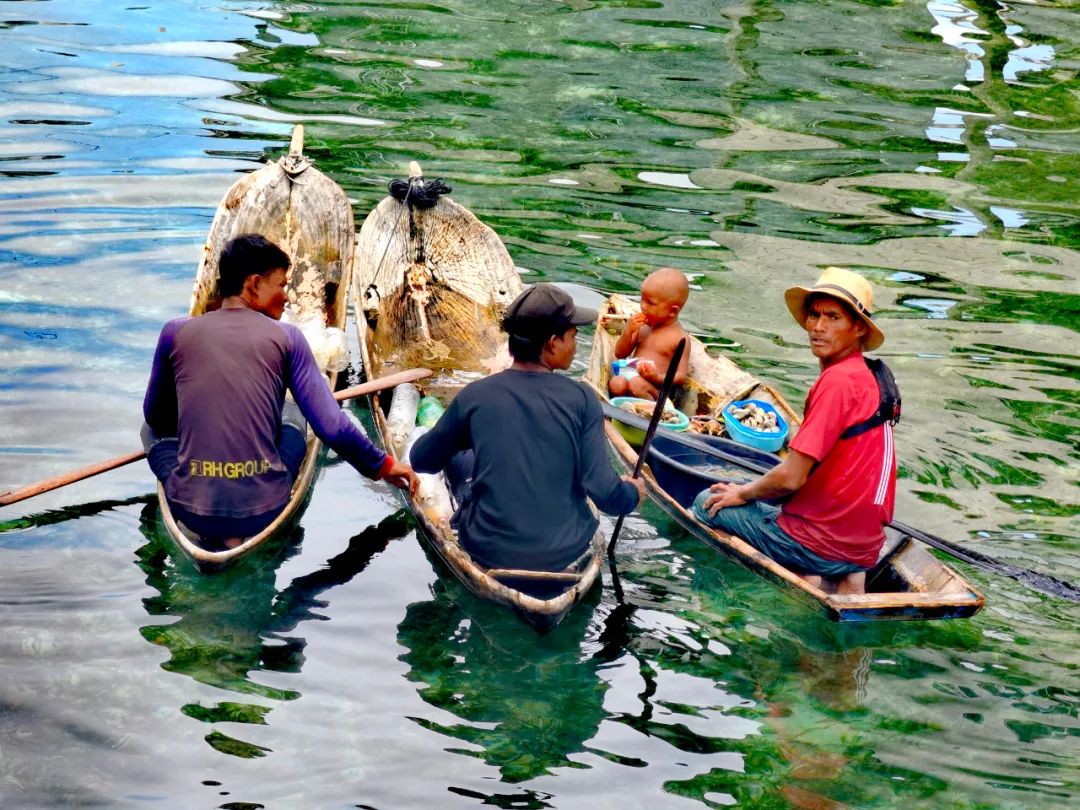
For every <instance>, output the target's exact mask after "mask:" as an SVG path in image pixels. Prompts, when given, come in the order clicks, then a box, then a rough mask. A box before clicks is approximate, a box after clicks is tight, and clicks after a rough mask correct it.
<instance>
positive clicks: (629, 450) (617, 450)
mask: <svg viewBox="0 0 1080 810" xmlns="http://www.w3.org/2000/svg"><path fill="white" fill-rule="evenodd" d="M637 309H638V304H637V302H636V301H634V300H632V299H630V298H627V297H626V296H621V295H615V296H612V297H611V298H610V299H608V301H607V303H606V304H605V306H604V307H603V308H602V309H601V310H600V316H599V320H598V323H597V329H596V335H595V337H594V339H593V348H592V354H591V355H590V358H589V367H588V370H587V372H586V377H585V379H586V382H588V383H589V384H590V385H591V386H592V387H593V388H594V389H596V391H597V393H598V394H599V395H600V397H601V398H602V399H605V400H606V399H607V393H608V389H607V386H608V380H609V379H610V377H611V361H612V360H614V359H615V342H616V340H617V339H618V336H619V335H620V334H621V333H622V330H623V328H624V327H625V325H626V323H627V321H628V320H629V318H630V316H631V315H633V313H634V312H635V311H637ZM743 399H759V400H764V401H766V402H769V403H772V404H773V405H774V406H775V407H776V408H777V409H778V410H779V411H780V412H781V413H782V414H783V415H784V417H785V418H786V419H787V420H788V422H789V424H790V425H791V426H792V430H793V431H794V430H795V429H796V426H797V425H798V424H799V423H800V421H801V419H800V418H799V415H798V414H797V413H796V412H795V411H794V409H792V407H791V406H790V405H789V404H788V403H787V402H786V401H785V400H784V398H783V397H782V396H781V395H780V394H779V393H778V392H777V391H776V390H775V389H773V388H771V387H770V386H768V385H766V384H764V383H762V382H761V381H760V380H758V379H757V378H756V377H754V376H753V375H751V374H748V373H747V372H746V371H744V370H742V369H740V368H738V367H737V366H736V365H735V364H734V363H732V362H731V361H730V360H728V359H726V358H724V357H712V356H710V355H709V354H708V353H707V352H706V351H705V347H704V345H703V344H702V343H701V341H699V340H697V339H695V338H691V340H690V379H689V380H688V381H687V383H686V385H684V386H681V387H680V389H679V391H678V392H677V394H676V396H675V397H673V400H674V402H675V405H676V406H677V407H678V408H679V409H680V410H681V411H682V412H683V413H685V414H687V415H688V416H691V417H694V416H718V415H719V414H720V413H721V411H722V410H723V408H724V407H725V406H726V405H727V404H728V403H730V402H732V401H735V400H743ZM644 423H645V420H640V424H644ZM640 424H639V427H640ZM605 431H606V434H607V437H608V440H609V443H610V445H611V447H612V449H613V450H614V454H615V456H616V458H617V459H618V461H619V462H620V464H621V465H622V466H624V467H625V468H627V469H632V468H633V466H634V464H636V463H637V458H638V452H637V449H636V448H635V447H633V446H632V445H631V444H630V443H629V442H627V440H626V439H625V438H624V437H623V435H622V434H621V433H620V432H619V430H617V429H616V427H615V425H614V424H613V423H612V420H611V419H610V418H609V419H607V420H606V425H605ZM682 435H684V434H671V433H667V432H665V431H664V430H660V431H658V433H657V435H656V437H655V439H654V448H653V450H652V451H651V452H650V457H649V459H648V461H649V464H648V466H646V468H645V469H644V470H643V472H642V474H643V477H644V479H645V483H646V489H647V490H648V492H649V494H650V496H651V497H652V498H653V499H654V500H655V501H656V502H657V503H658V504H659V505H660V506H661V507H662V508H663V509H664V511H665V512H667V513H668V514H670V515H671V516H672V517H673V518H675V520H677V521H678V522H679V523H680V524H681V525H683V526H684V527H685V528H686V529H688V530H689V531H690V532H692V533H693V534H694V535H695V536H697V537H699V538H700V539H702V540H703V541H705V542H706V543H707V544H709V545H710V546H712V547H713V548H716V549H718V550H720V551H724V552H726V553H728V554H730V555H731V556H733V557H734V558H735V559H737V560H739V561H740V562H742V563H743V564H745V565H746V566H748V567H749V568H751V569H753V570H756V571H758V572H760V573H763V574H766V575H768V576H771V577H773V578H774V579H776V580H778V581H780V582H781V583H783V584H785V585H787V586H790V588H791V589H793V590H794V592H796V593H798V594H800V595H802V596H803V597H805V598H807V599H809V600H812V602H814V603H816V604H817V605H819V606H820V607H821V609H823V610H824V611H825V612H826V613H827V615H828V616H829V618H831V619H833V620H835V621H840V622H860V621H872V620H882V619H893V620H895V619H944V618H959V617H964V616H971V615H973V614H974V613H976V612H977V611H978V610H979V609H980V608H981V607H982V604H983V597H982V594H980V593H979V592H978V591H977V590H975V589H974V588H973V587H972V586H971V585H970V584H968V583H967V582H966V581H965V580H964V579H963V577H961V576H960V575H959V574H958V573H957V572H956V571H954V570H953V569H952V568H950V567H949V566H947V565H945V564H944V563H943V562H941V561H940V560H938V559H937V558H936V557H934V556H933V555H932V554H931V553H930V551H929V549H928V548H927V547H926V546H925V545H924V544H923V543H921V542H919V541H917V540H915V539H914V538H913V537H911V536H909V535H907V534H905V533H904V532H901V531H897V530H896V529H894V528H892V527H887V528H886V541H885V545H884V547H883V548H882V551H881V555H880V557H879V559H878V563H877V565H876V566H875V567H874V568H873V569H871V570H870V571H869V572H868V573H867V578H866V593H865V594H864V595H858V596H854V595H850V596H849V595H838V594H834V593H827V592H825V591H824V590H822V589H820V588H816V587H814V586H812V585H810V584H808V583H807V582H806V581H805V580H803V579H802V578H801V577H799V576H798V575H796V574H795V573H793V572H792V571H790V570H788V569H787V568H785V567H784V566H782V565H780V564H779V563H777V562H776V561H774V560H772V559H770V558H769V557H767V556H766V555H764V554H762V553H761V552H760V551H758V550H757V549H755V548H754V547H753V546H751V545H749V544H748V543H746V542H744V541H743V540H741V539H740V538H738V537H734V536H731V535H728V534H725V533H723V532H720V531H717V530H716V529H713V528H711V527H708V526H704V525H702V524H701V523H700V522H699V521H697V520H695V518H694V516H693V514H692V513H691V511H690V507H691V506H692V504H693V499H694V496H695V495H696V494H697V493H698V492H700V491H701V489H703V488H704V487H705V486H706V485H707V483H708V478H709V476H708V475H702V474H701V472H700V465H701V464H702V463H704V462H706V461H707V455H706V454H699V456H700V457H699V458H692V457H689V456H688V455H687V454H686V453H680V452H679V448H683V449H685V447H686V443H683V444H680V442H679V440H678V437H679V436H682ZM685 435H691V436H693V435H694V434H685ZM720 436H721V438H723V431H721V433H720ZM694 438H700V439H701V440H702V441H703V442H704V443H705V444H708V443H709V439H708V437H704V436H700V437H699V436H695V437H694ZM728 449H731V448H730V446H729V448H728ZM691 455H692V454H691ZM744 455H747V456H750V457H753V456H754V455H755V454H754V452H753V451H749V452H746V451H744ZM766 455H767V454H766ZM758 460H760V459H758ZM695 468H698V469H696V470H695ZM735 475H737V473H736V474H735ZM721 477H728V476H721ZM713 480H715V478H714V479H713Z"/></svg>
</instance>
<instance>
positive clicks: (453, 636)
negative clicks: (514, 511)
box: [397, 553, 608, 798]
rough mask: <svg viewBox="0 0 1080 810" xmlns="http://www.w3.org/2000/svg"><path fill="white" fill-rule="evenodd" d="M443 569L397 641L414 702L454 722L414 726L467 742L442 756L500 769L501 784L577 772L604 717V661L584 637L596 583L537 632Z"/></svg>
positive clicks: (591, 630)
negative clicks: (549, 628)
mask: <svg viewBox="0 0 1080 810" xmlns="http://www.w3.org/2000/svg"><path fill="white" fill-rule="evenodd" d="M429 557H430V558H431V559H432V562H433V564H434V565H436V567H437V568H442V565H441V562H438V561H437V560H436V559H435V558H434V555H432V554H430V553H429ZM443 572H444V574H445V575H444V576H440V577H439V578H438V579H437V580H436V581H435V583H434V585H433V587H432V593H433V598H432V599H430V600H428V601H424V602H414V603H412V604H410V605H409V606H408V608H407V610H406V613H405V618H404V620H402V622H401V623H400V624H399V625H398V635H397V638H398V642H399V643H400V644H402V645H403V646H404V647H405V648H406V649H407V650H408V652H406V653H405V654H404V655H402V656H401V657H400V660H402V661H404V662H405V663H407V664H408V665H409V668H410V669H409V672H408V675H407V677H408V678H409V679H410V680H412V681H415V682H417V683H418V684H420V686H419V688H418V691H419V694H420V696H421V697H422V698H423V699H424V700H425V701H426V702H428V703H429V704H431V705H432V706H435V707H436V708H438V709H444V710H446V711H448V712H451V713H452V714H454V715H456V716H457V717H459V718H460V719H461V722H460V723H456V724H452V725H448V724H446V723H444V722H437V721H435V720H430V719H424V718H418V719H417V722H418V723H420V724H421V725H422V726H423V727H425V728H427V729H430V730H432V731H436V732H438V733H440V734H444V735H446V736H447V737H450V738H452V739H455V740H461V741H462V742H465V743H469V744H470V746H469V747H465V746H463V747H461V748H455V749H449V750H453V751H455V752H456V753H462V754H466V755H469V756H475V757H478V758H480V759H482V760H483V761H484V762H486V763H487V764H488V765H492V766H494V767H496V768H498V769H499V772H500V774H501V776H502V779H503V781H505V782H512V783H513V782H522V781H525V780H528V779H532V778H534V777H537V776H541V775H544V774H548V773H550V772H551V771H552V770H553V769H557V768H568V767H569V768H580V767H584V766H583V765H582V764H581V763H580V762H575V761H574V758H573V755H574V754H578V753H581V752H584V751H585V750H586V742H587V741H588V740H590V739H592V738H593V737H594V736H595V735H596V732H597V729H598V728H599V727H600V723H601V722H602V721H603V719H604V718H605V717H606V713H605V710H604V695H605V693H606V692H607V690H608V684H607V683H606V682H605V681H604V680H603V679H602V678H600V677H598V674H597V671H598V669H599V668H600V667H601V666H602V665H603V663H604V662H603V661H602V660H600V659H599V658H598V657H597V656H595V655H592V654H591V653H590V651H589V649H588V647H589V646H590V643H589V642H588V641H587V640H586V639H587V637H595V636H596V635H597V634H598V632H599V631H598V629H597V626H596V622H597V620H598V617H597V616H596V614H597V611H596V610H595V609H596V606H597V605H598V604H599V601H600V592H601V589H600V588H599V587H594V588H593V589H592V590H591V591H590V592H589V593H588V594H587V595H586V596H585V597H584V599H583V600H582V602H581V603H579V604H578V605H577V607H576V608H575V609H574V610H572V611H571V612H570V613H569V615H568V616H567V617H566V619H564V620H563V622H562V624H561V625H560V626H559V627H558V628H556V629H555V630H554V631H553V632H552V633H550V634H549V635H546V636H538V635H537V634H536V633H533V632H530V631H529V630H528V629H527V628H525V627H524V626H523V625H522V623H521V620H520V619H518V618H517V617H516V616H515V615H514V614H513V612H512V611H509V610H507V609H506V608H505V607H503V606H501V605H496V604H492V603H490V602H486V601H483V600H481V599H479V598H478V597H476V596H473V595H472V594H471V593H469V592H468V590H467V589H466V588H465V586H463V585H462V584H461V583H460V582H458V581H457V580H456V579H455V578H454V577H453V576H452V575H451V574H450V573H449V572H448V571H446V570H445V569H443ZM473 746H475V748H474V747H473ZM469 795H471V793H470V794H469ZM476 798H495V797H480V796H476ZM518 798H520V797H518Z"/></svg>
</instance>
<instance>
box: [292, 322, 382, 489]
mask: <svg viewBox="0 0 1080 810" xmlns="http://www.w3.org/2000/svg"><path fill="white" fill-rule="evenodd" d="M282 326H283V327H284V328H286V332H287V334H288V348H287V352H288V362H289V368H288V374H287V377H288V379H286V381H285V382H286V386H287V387H288V389H289V390H290V391H292V394H293V398H295V399H296V404H297V405H299V406H300V412H301V413H302V414H303V415H304V418H305V419H307V421H308V424H310V425H311V429H312V430H313V431H315V435H316V436H318V437H319V438H320V439H322V440H323V441H324V442H325V443H326V445H327V446H328V447H330V448H331V449H332V450H333V451H334V452H335V453H337V454H338V455H339V456H341V457H342V458H343V459H345V461H347V462H348V463H349V464H351V465H352V466H353V467H355V468H356V470H357V471H358V472H359V473H360V474H361V475H364V476H366V477H368V478H375V479H379V478H387V477H392V476H393V470H394V469H395V464H396V463H397V462H396V461H395V459H394V457H393V456H391V455H389V454H387V453H384V452H383V451H382V450H380V449H379V448H378V447H376V446H375V445H374V444H372V443H371V440H370V439H368V437H367V436H365V435H364V434H363V433H362V432H361V431H360V429H359V428H357V427H356V425H354V424H353V423H352V421H351V420H350V419H349V417H348V416H346V414H345V412H344V411H343V410H342V409H341V407H340V406H339V405H338V403H337V400H335V399H334V395H333V394H332V393H330V386H328V385H327V384H326V377H325V376H323V373H322V371H320V370H319V367H318V365H316V363H315V358H314V357H312V355H311V347H309V346H308V344H307V340H305V339H304V336H303V334H302V333H301V332H300V330H299V329H297V328H295V327H289V326H287V325H285V324H282ZM395 483H396V482H395Z"/></svg>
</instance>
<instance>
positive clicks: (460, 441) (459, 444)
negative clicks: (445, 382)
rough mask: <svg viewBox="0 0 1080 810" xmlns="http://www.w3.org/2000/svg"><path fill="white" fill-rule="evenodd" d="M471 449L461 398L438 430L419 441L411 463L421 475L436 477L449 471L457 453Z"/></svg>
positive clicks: (451, 406) (440, 423)
mask: <svg viewBox="0 0 1080 810" xmlns="http://www.w3.org/2000/svg"><path fill="white" fill-rule="evenodd" d="M471 446H472V434H471V433H470V431H469V423H468V420H467V419H466V418H465V415H464V414H463V413H462V406H461V398H460V395H459V396H458V397H455V398H454V400H453V401H452V402H451V403H450V407H449V408H447V409H446V411H445V412H444V413H443V415H442V416H440V417H439V421H438V422H436V423H435V426H434V427H433V428H432V429H431V430H429V431H428V432H427V433H425V434H424V435H423V436H421V437H420V438H419V439H417V440H416V444H414V445H413V448H412V455H411V456H410V459H409V460H410V461H411V462H412V463H413V466H414V467H415V468H416V470H417V471H418V472H422V473H437V472H440V471H442V470H445V469H446V466H447V465H448V464H449V463H450V459H452V458H453V457H454V455H455V454H456V453H457V452H459V451H460V450H466V449H468V448H469V447H471Z"/></svg>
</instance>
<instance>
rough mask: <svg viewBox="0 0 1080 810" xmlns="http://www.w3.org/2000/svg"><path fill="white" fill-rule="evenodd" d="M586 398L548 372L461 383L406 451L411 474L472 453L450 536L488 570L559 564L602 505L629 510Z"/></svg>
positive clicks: (596, 413)
mask: <svg viewBox="0 0 1080 810" xmlns="http://www.w3.org/2000/svg"><path fill="white" fill-rule="evenodd" d="M603 424H604V422H603V415H602V414H601V411H600V405H599V403H598V402H597V399H596V395H595V394H593V393H592V392H591V391H589V390H588V389H587V388H586V387H585V386H584V385H582V384H581V383H578V382H575V381H574V380H571V379H570V378H568V377H563V376H560V375H557V374H551V373H548V372H531V371H518V370H516V369H508V370H507V371H503V372H500V373H499V374H493V375H491V376H490V377H485V378H484V379H482V380H478V381H477V382H474V383H471V384H470V385H468V386H466V387H465V388H464V389H463V390H462V391H461V393H459V394H458V395H457V397H455V398H454V400H453V402H451V403H450V407H449V408H447V410H446V413H444V414H443V416H442V418H441V419H439V421H438V423H437V424H436V425H435V427H434V428H432V430H431V432H429V433H428V434H427V435H425V436H423V437H422V438H421V439H419V440H418V441H417V443H416V445H415V446H414V447H413V450H412V456H411V461H412V464H413V467H414V469H416V470H417V471H418V472H438V471H440V470H442V469H444V468H445V467H446V466H447V464H448V463H449V462H450V459H451V458H452V457H453V456H454V455H455V454H456V453H457V452H459V451H461V450H467V449H472V450H473V451H474V452H475V454H476V462H475V466H474V468H473V481H472V490H471V496H470V497H469V499H468V501H467V503H465V504H463V505H462V507H461V508H462V513H461V520H460V523H459V536H460V539H461V543H462V545H463V546H464V547H465V549H466V550H468V551H469V552H470V553H471V554H472V555H473V556H474V557H475V558H476V559H477V561H478V562H480V563H481V564H483V565H487V566H492V567H510V568H530V569H535V570H551V571H554V570H559V569H562V568H565V567H566V566H567V565H569V564H570V563H571V562H573V561H574V560H575V559H576V558H577V557H578V556H580V555H581V554H582V553H583V552H584V551H585V549H586V548H587V547H588V544H589V542H590V540H591V538H592V536H593V534H594V533H595V532H596V528H597V525H598V521H597V520H596V517H595V516H594V515H593V513H592V511H591V510H590V509H589V506H588V503H587V501H586V496H588V497H589V498H592V500H593V502H594V503H595V504H596V505H597V507H598V508H600V509H601V510H602V511H604V512H606V513H608V514H612V515H621V514H625V513H627V512H630V511H631V510H633V509H634V507H635V506H637V502H638V493H637V489H636V488H635V487H634V486H633V485H632V484H629V483H627V482H625V481H622V480H620V478H619V476H618V475H617V474H616V473H615V470H614V469H613V468H612V466H611V462H610V460H609V459H608V457H607V446H606V443H605V440H604V427H603Z"/></svg>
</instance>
